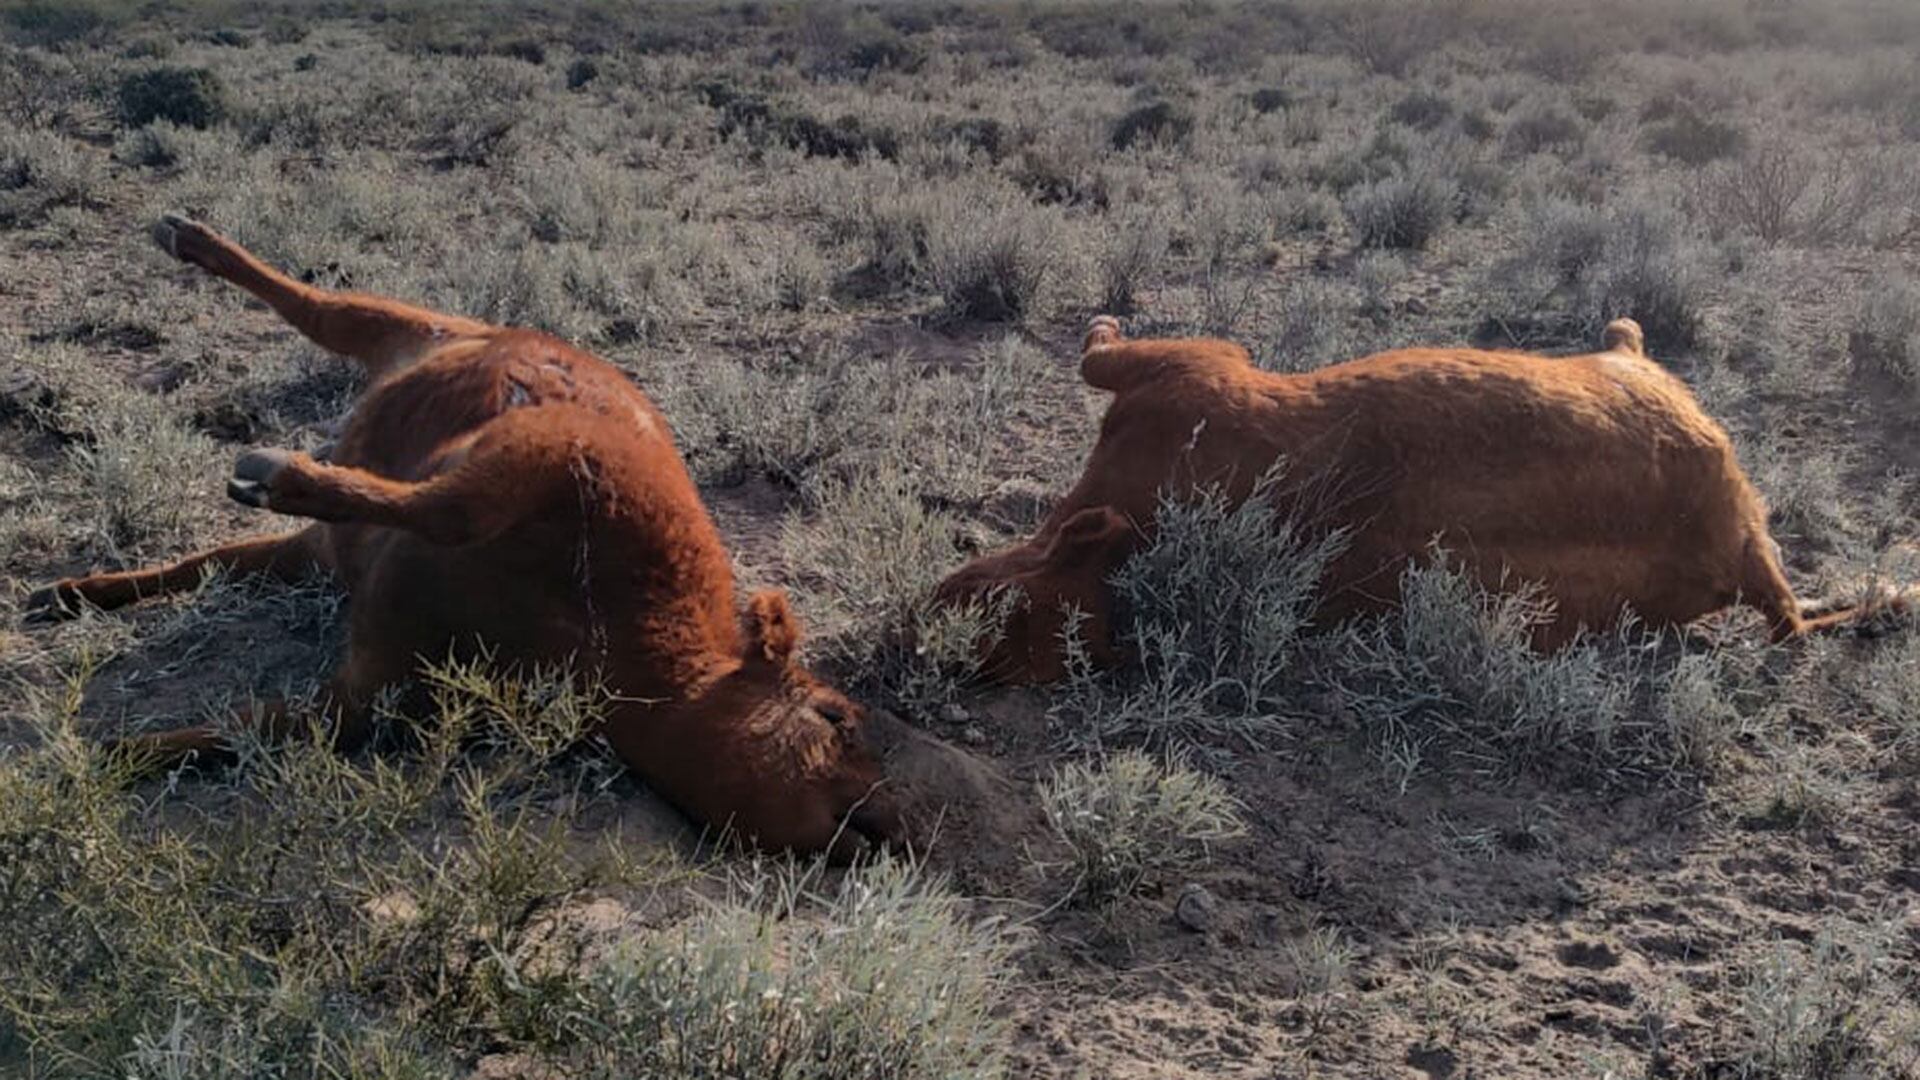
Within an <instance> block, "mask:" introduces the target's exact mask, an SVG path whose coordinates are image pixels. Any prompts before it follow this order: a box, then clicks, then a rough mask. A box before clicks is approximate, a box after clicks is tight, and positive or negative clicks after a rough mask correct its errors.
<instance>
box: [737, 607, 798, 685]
mask: <svg viewBox="0 0 1920 1080" xmlns="http://www.w3.org/2000/svg"><path fill="white" fill-rule="evenodd" d="M747 648H748V652H749V655H751V656H754V657H758V658H760V659H763V660H765V661H767V662H768V663H770V664H773V665H775V666H777V667H786V666H787V665H789V664H791V663H793V658H794V654H795V653H796V652H798V651H799V648H800V617H799V616H797V615H795V614H794V613H793V605H791V604H789V603H788V602H787V594H786V593H783V592H779V591H776V590H773V589H768V590H765V591H763V592H757V593H754V594H753V596H752V598H751V599H749V600H748V601H747Z"/></svg>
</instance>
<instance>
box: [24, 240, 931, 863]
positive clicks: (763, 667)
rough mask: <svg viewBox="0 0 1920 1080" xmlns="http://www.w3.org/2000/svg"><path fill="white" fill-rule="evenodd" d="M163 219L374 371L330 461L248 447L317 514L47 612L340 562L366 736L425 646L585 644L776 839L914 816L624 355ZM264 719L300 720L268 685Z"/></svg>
mask: <svg viewBox="0 0 1920 1080" xmlns="http://www.w3.org/2000/svg"><path fill="white" fill-rule="evenodd" d="M153 234H154V238H155V239H156V240H157V241H158V243H159V244H160V246H161V247H162V248H164V249H165V250H166V251H167V252H168V253H170V254H172V255H173V256H175V257H176V258H179V259H181V260H183V261H185V262H189V263H192V264H194V265H196V266H199V267H201V268H202V269H204V270H206V271H207V272H208V273H211V274H213V275H215V276H216V277H221V278H225V279H226V280H228V281H231V282H233V283H234V284H236V285H239V286H240V287H241V288H243V289H246V290H247V291H248V292H251V293H253V294H254V295H255V296H257V297H259V298H260V299H262V300H264V301H266V302H267V304H269V305H270V306H271V307H272V308H273V309H274V310H275V311H277V312H278V313H279V314H280V315H281V317H283V318H285V319H286V320H287V321H288V322H289V323H291V324H292V325H293V326H294V327H295V328H297V329H298V330H299V331H300V332H301V333H303V334H305V335H306V336H307V337H309V338H311V339H312V340H313V341H315V342H316V343H318V344H320V345H321V346H323V347H325V348H327V349H329V350H331V351H333V352H335V353H338V354H340V355H342V356H346V357H351V358H353V359H355V360H358V361H359V362H360V363H362V364H364V365H365V366H366V369H367V372H368V374H369V375H370V376H371V380H372V381H371V384H370V386H369V388H368V389H367V391H366V392H365V394H364V395H363V396H362V397H361V399H360V401H359V402H358V404H357V405H356V407H355V408H354V410H353V414H352V416H351V418H350V419H349V420H348V421H347V423H346V425H345V426H344V428H343V429H342V430H341V432H340V434H339V438H338V441H337V442H336V444H335V446H334V448H333V451H332V454H331V460H330V462H328V463H321V462H319V461H316V460H314V459H313V458H312V457H309V456H308V455H306V454H300V453H289V452H287V451H283V450H256V451H253V452H251V453H248V454H246V455H244V456H242V457H241V458H240V459H239V460H238V462H237V463H236V464H235V466H234V471H233V478H232V479H231V480H230V481H229V483H228V492H229V494H231V495H232V496H233V497H234V498H235V499H238V500H239V501H241V502H243V503H246V504H247V505H249V506H256V507H262V508H265V509H269V510H273V511H276V512H278V513H282V514H288V515H291V516H295V517H303V518H310V519H312V520H313V521H315V522H317V524H312V525H309V526H307V527H306V528H303V529H300V530H298V531H296V532H292V533H288V534H285V535H280V536H271V537H263V538H258V539H251V540H243V541H240V542H238V543H233V544H228V545H226V546H224V547H219V548H215V549H213V550H211V551H207V552H202V553H200V554H197V555H193V556H190V557H188V558H185V559H182V560H180V561H178V562H175V563H172V564H169V565H166V566H161V567H156V568H152V569H146V570H138V571H133V572H130V573H113V574H96V575H93V576H91V577H84V578H78V579H69V580H65V581H61V582H58V583H56V584H54V585H51V586H49V587H47V588H44V589H42V590H40V591H39V592H37V593H36V594H35V595H34V596H33V597H32V598H31V599H30V600H29V605H28V611H29V617H30V618H42V619H44V618H53V617H59V616H61V615H64V614H69V613H72V612H73V611H75V610H77V608H78V605H80V604H83V603H84V604H92V605H94V606H97V607H101V608H114V607H119V606H121V605H123V604H129V603H132V602H134V601H136V600H141V599H145V598H148V597H153V596H160V595H163V594H166V593H173V592H179V591H183V590H190V589H193V588H194V587H196V586H197V585H199V583H200V582H201V580H202V576H203V574H204V573H205V572H206V571H208V570H209V569H213V568H219V569H223V570H225V571H227V572H229V573H233V574H243V575H244V574H257V575H267V576H270V577H278V578H288V579H291V578H296V577H300V576H302V575H305V574H308V573H310V572H313V571H315V570H325V571H331V572H332V573H333V574H334V575H335V576H336V577H337V578H338V579H339V581H340V582H341V583H342V584H343V585H344V587H345V588H346V590H347V591H348V593H349V594H350V596H351V598H352V605H351V612H352V613H351V636H350V643H349V648H348V655H347V658H346V662H345V664H344V666H343V667H342V668H341V670H340V671H339V672H338V673H337V674H336V676H335V677H334V679H333V680H332V682H331V684H330V686H329V687H328V690H327V699H328V701H329V704H330V707H331V709H332V710H334V711H335V712H336V713H337V717H336V721H335V722H336V723H337V729H336V732H337V735H336V737H337V741H338V743H339V744H340V745H341V746H342V747H347V746H351V745H353V744H355V743H357V742H359V741H360V740H361V739H362V738H363V737H364V735H365V733H366V731H367V710H368V706H369V705H370V704H371V703H372V701H373V699H374V696H375V695H376V694H377V693H378V692H379V691H381V690H382V688H384V687H386V686H388V685H389V684H396V683H400V682H403V681H405V680H407V679H408V677H409V676H411V675H412V674H413V671H414V666H415V664H416V663H417V662H418V661H419V659H420V658H422V657H425V658H439V657H445V656H448V655H456V656H458V655H465V656H473V655H476V654H477V653H478V651H479V650H481V649H483V648H484V649H487V650H490V653H491V655H492V656H493V657H494V659H495V660H496V661H497V662H500V663H504V664H509V665H535V664H546V663H562V662H572V663H575V664H579V665H583V666H588V667H593V668H598V669H599V670H600V671H601V672H602V673H603V675H604V677H605V679H606V682H607V684H608V687H609V689H610V690H612V691H613V692H614V694H615V695H616V703H615V704H614V705H613V706H612V708H611V712H610V714H609V716H608V718H607V721H606V724H605V732H604V734H605V736H606V738H607V740H608V741H609V742H610V743H611V744H612V746H613V749H614V750H615V752H617V753H618V754H619V755H620V757H621V758H622V760H624V761H625V762H626V763H627V764H628V765H629V766H630V767H631V768H632V769H633V770H634V771H635V772H637V773H639V774H640V775H641V776H642V777H644V778H645V780H646V781H647V783H648V784H649V785H651V786H652V787H653V788H654V789H655V790H656V791H658V792H660V793H661V794H662V795H663V796H664V797H666V798H667V799H668V800H670V801H671V802H673V803H675V804H676V805H678V806H679V807H680V808H681V809H682V810H684V811H686V812H687V813H688V814H690V815H691V816H693V817H695V818H697V819H699V820H701V821H704V822H706V823H708V824H711V825H713V826H716V827H728V826H730V827H732V828H733V829H735V830H736V831H738V832H739V833H741V834H744V835H745V836H746V837H749V838H751V839H752V840H753V841H754V842H756V843H757V844H759V845H761V846H763V847H767V848H791V849H798V850H807V851H812V850H821V849H827V848H829V847H830V846H832V847H833V848H834V853H835V854H838V855H847V854H851V853H852V852H853V851H854V850H855V849H857V848H858V847H859V846H860V837H865V838H866V839H868V840H873V841H877V842H886V841H890V840H893V839H896V838H897V833H898V829H899V824H898V818H897V814H896V811H895V809H894V806H893V803H892V800H891V798H890V796H889V795H888V794H887V793H886V792H885V791H881V790H878V789H877V785H878V781H879V780H880V771H879V768H878V766H877V764H876V762H875V760H874V759H873V757H872V756H870V754H869V753H868V750H867V748H866V746H865V744H864V741H863V733H862V730H861V726H862V720H863V717H862V714H861V711H860V709H859V708H857V707H856V706H855V705H854V704H853V703H851V702H850V701H848V700H847V699H846V698H845V697H843V696H841V695H840V694H839V693H837V692H835V691H834V690H833V689H831V688H829V687H827V686H825V685H822V684H821V683H820V682H819V681H818V680H816V679H815V678H814V677H813V676H811V675H810V674H809V673H808V672H806V671H805V670H803V669H802V668H800V667H799V666H798V665H797V664H796V662H795V656H794V650H795V646H796V645H797V643H798V641H799V627H798V624H797V621H796V620H795V617H794V615H793V612H792V611H791V610H790V609H789V607H788V604H787V600H786V597H785V596H784V595H783V594H780V593H774V592H763V593H758V594H756V595H754V596H753V597H752V598H751V600H750V602H749V603H748V604H747V605H746V607H747V610H746V612H745V618H744V619H743V618H742V612H741V611H740V609H739V607H738V606H737V604H736V599H735V594H734V582H733V572H732V568H731V564H730V562H729V560H728V557H727V552H726V549H725V547H724V546H723V545H722V544H721V540H720V536H719V533H718V532H717V531H716V530H715V528H714V525H713V521H712V519H711V518H710V517H709V516H708V514H707V511H706V508H705V507H704V506H703V505H702V504H701V501H700V498H699V495H698V493H697V492H696V490H695V488H694V485H693V482H692V480H691V478H690V477H689V476H688V474H687V470H686V467H685V465H684V464H683V463H682V461H681V459H680V455H679V452H678V450H677V449H676V448H675V446H674V442H673V437H672V435H671V433H670V432H669V430H668V427H667V423H666V420H665V418H664V417H663V416H662V415H661V413H660V412H659V410H658V409H656V408H655V407H654V405H653V403H652V402H650V401H649V400H647V398H646V397H645V396H644V395H643V394H642V393H641V392H640V391H639V390H638V389H637V388H635V387H634V385H633V384H632V383H631V382H629V381H628V380H627V379H626V378H625V377H624V376H622V375H621V374H620V372H618V371H617V370H615V369H614V368H613V367H612V366H610V365H608V364H607V363H606V362H604V361H602V360H600V359H598V358H596V357H593V356H590V355H588V354H587V353H585V352H582V351H580V350H579V349H576V348H574V347H572V346H570V345H568V344H567V343H566V342H564V341H560V340H558V339H555V338H552V337H549V336H547V335H545V334H541V333H535V332H532V331H528V330H518V329H510V328H505V327H498V326H490V325H488V324H486V323H482V322H476V321H473V320H471V319H463V318H458V317H455V316H450V315H442V314H438V313H436V312H432V311H425V310H422V309H419V308H413V307H408V306H405V305H403V304H399V303H396V302H394V301H391V300H386V299H381V298H378V297H372V296H363V295H357V294H349V293H336V292H328V291H325V290H322V289H317V288H313V287H310V286H307V285H303V284H300V283H299V282H296V281H294V280H292V279H290V278H288V277H287V276H286V275H284V274H281V273H279V272H277V271H275V270H273V269H271V268H269V267H267V266H266V265H264V264H262V263H261V262H260V261H259V260H257V259H255V258H254V257H253V256H252V255H251V254H249V253H248V252H247V251H245V250H244V249H242V248H241V247H239V246H238V245H236V244H234V243H232V242H230V241H228V240H227V239H225V238H224V237H221V236H219V235H218V234H216V233H214V232H213V231H212V230H210V229H208V228H206V227H205V226H203V225H201V224H199V223H197V222H193V221H188V220H186V219H183V218H180V217H174V216H168V217H166V218H165V219H163V220H162V221H161V222H160V223H159V224H158V225H157V226H155V227H154V230H153ZM242 722H250V723H253V724H256V725H259V726H261V727H263V728H265V729H267V730H269V731H279V730H281V729H284V728H285V727H287V726H288V725H289V722H290V721H289V719H288V713H287V710H286V708H285V707H284V706H283V705H280V704H267V705H263V706H260V707H258V708H256V709H255V710H254V711H253V712H252V714H251V715H250V716H247V717H243V718H242ZM221 746H222V740H221V737H220V735H219V733H218V732H217V731H216V730H215V729H213V728H208V727H196V728H189V729H185V730H180V731H174V732H168V733H164V734H159V735H152V736H145V737H142V738H140V739H136V740H133V741H132V747H131V748H132V749H134V750H137V751H139V752H141V753H142V754H144V755H150V756H151V757H152V758H153V759H155V760H156V761H157V762H160V763H169V762H176V761H179V760H182V759H184V758H185V757H186V756H187V755H189V754H194V753H198V754H202V755H211V754H215V753H218V752H219V751H220V748H221ZM843 823H845V825H847V826H849V827H848V828H845V829H843V828H842V825H843ZM836 836H837V837H838V839H836Z"/></svg>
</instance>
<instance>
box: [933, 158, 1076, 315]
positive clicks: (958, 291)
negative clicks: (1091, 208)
mask: <svg viewBox="0 0 1920 1080" xmlns="http://www.w3.org/2000/svg"><path fill="white" fill-rule="evenodd" d="M1064 246H1065V245H1064V244H1063V243H1062V242H1061V228H1060V219H1059V217H1058V215H1057V214H1055V213H1054V212H1051V211H1049V210H1047V209H1046V208H1044V207H1038V206H1034V205H1033V204H1032V203H1030V202H1028V201H1027V200H1025V199H1023V198H1019V197H1018V196H1016V195H1014V194H1013V193H1011V192H1007V191H1004V190H1002V189H1001V188H999V187H997V186H995V187H982V188H979V189H977V190H972V191H961V190H950V191H948V192H946V193H944V197H943V198H941V199H940V200H939V201H938V202H937V203H936V204H935V206H934V207H933V210H932V213H931V215H930V217H929V219H928V221H927V233H926V276H927V279H928V283H929V284H930V285H932V287H933V289H934V291H935V292H937V293H939V294H940V297H941V298H942V299H943V300H944V301H945V302H946V306H947V311H948V312H950V313H951V314H953V315H955V316H957V317H960V318H967V319H982V320H985V321H988V322H1018V321H1021V320H1024V319H1027V318H1030V317H1032V316H1035V315H1038V314H1040V312H1041V311H1042V309H1043V307H1044V306H1045V304H1046V303H1047V301H1048V290H1049V289H1050V288H1051V287H1052V286H1053V285H1054V284H1055V279H1056V277H1057V276H1058V275H1059V273H1060V269H1061V267H1060V261H1061V258H1062V250H1063V248H1064Z"/></svg>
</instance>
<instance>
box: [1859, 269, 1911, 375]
mask: <svg viewBox="0 0 1920 1080" xmlns="http://www.w3.org/2000/svg"><path fill="white" fill-rule="evenodd" d="M1847 344H1848V349H1849V351H1850V352H1851V353H1852V354H1853V357H1854V359H1855V360H1856V361H1858V362H1861V363H1864V364H1867V365H1869V366H1871V367H1873V368H1876V369H1878V370H1879V371H1881V372H1882V373H1884V374H1887V375H1890V376H1892V377H1893V378H1894V379H1896V380H1898V381H1899V382H1901V383H1904V384H1906V385H1908V386H1920V282H1916V281H1915V280H1914V279H1913V278H1911V277H1908V276H1906V275H1894V276H1889V277H1886V278H1883V279H1881V280H1879V281H1876V282H1874V283H1873V284H1871V285H1869V286H1868V287H1867V291H1866V294H1865V295H1864V296H1862V297H1861V299H1860V307H1859V311H1858V314H1857V315H1856V316H1855V317H1854V325H1853V329H1852V330H1851V331H1850V333H1849V336H1848V342H1847Z"/></svg>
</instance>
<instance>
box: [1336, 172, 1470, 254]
mask: <svg viewBox="0 0 1920 1080" xmlns="http://www.w3.org/2000/svg"><path fill="white" fill-rule="evenodd" d="M1342 205H1343V206H1344V208H1345V210H1346V212H1347V224H1348V226H1349V227H1351V228H1352V230H1353V238H1354V241H1355V243H1357V244H1359V245H1360V246H1361V247H1375V248H1411V249H1415V250H1418V249H1422V248H1425V247H1426V246H1427V245H1428V244H1430V243H1432V242H1433V240H1434V238H1435V237H1437V236H1439V235H1440V233H1441V232H1443V231H1444V230H1445V229H1446V228H1447V227H1448V226H1449V225H1451V224H1452V223H1453V221H1454V217H1455V215H1456V214H1457V213H1458V211H1459V207H1460V188H1459V185H1458V184H1457V183H1456V182H1454V181H1453V180H1451V179H1449V178H1447V177H1443V176H1436V175H1432V174H1429V173H1425V172H1402V173H1397V174H1395V175H1392V176H1389V177H1386V178H1385V179H1382V180H1373V181H1369V182H1367V183H1364V184H1361V185H1360V186H1358V187H1355V188H1354V189H1352V190H1351V191H1349V192H1347V194H1346V197H1345V198H1344V199H1343V200H1342Z"/></svg>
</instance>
